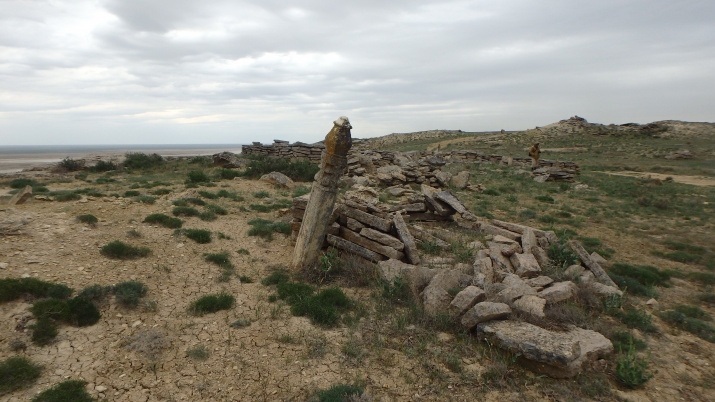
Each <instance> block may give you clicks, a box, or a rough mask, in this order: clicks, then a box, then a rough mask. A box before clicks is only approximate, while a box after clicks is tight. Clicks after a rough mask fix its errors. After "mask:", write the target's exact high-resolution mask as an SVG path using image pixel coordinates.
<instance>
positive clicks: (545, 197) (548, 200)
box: [534, 195, 555, 204]
mask: <svg viewBox="0 0 715 402" xmlns="http://www.w3.org/2000/svg"><path fill="white" fill-rule="evenodd" d="M534 199H535V200H537V201H541V202H546V203H549V204H553V203H554V201H555V200H554V199H553V198H552V197H551V196H549V195H538V196H536V197H534Z"/></svg>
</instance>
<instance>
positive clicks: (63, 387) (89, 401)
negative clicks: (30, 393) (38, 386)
mask: <svg viewBox="0 0 715 402" xmlns="http://www.w3.org/2000/svg"><path fill="white" fill-rule="evenodd" d="M86 385H87V382H86V381H81V380H67V381H64V382H61V383H59V384H57V385H55V386H54V387H52V388H50V389H48V390H46V391H43V392H41V393H39V394H37V395H35V397H34V398H32V402H70V401H71V402H93V401H96V399H94V398H92V396H91V395H90V394H89V393H88V392H87V391H86V390H85V386H86Z"/></svg>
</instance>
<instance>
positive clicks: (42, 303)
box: [30, 298, 72, 321]
mask: <svg viewBox="0 0 715 402" xmlns="http://www.w3.org/2000/svg"><path fill="white" fill-rule="evenodd" d="M30 312H31V313H32V314H33V315H34V316H35V317H37V318H40V317H46V318H51V319H53V320H57V321H69V320H70V318H71V316H72V315H71V312H70V308H69V305H68V304H67V301H66V300H60V299H52V298H49V299H42V300H38V301H36V302H34V303H33V304H32V307H30Z"/></svg>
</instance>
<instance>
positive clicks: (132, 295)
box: [112, 281, 149, 307]
mask: <svg viewBox="0 0 715 402" xmlns="http://www.w3.org/2000/svg"><path fill="white" fill-rule="evenodd" d="M148 290H149V289H148V288H147V287H146V285H144V284H143V283H141V282H136V281H127V282H120V283H118V284H116V285H114V286H113V287H112V293H114V297H115V299H116V300H117V303H119V304H121V305H122V306H125V307H136V306H138V305H139V299H140V298H142V297H144V296H145V295H146V292H147V291H148Z"/></svg>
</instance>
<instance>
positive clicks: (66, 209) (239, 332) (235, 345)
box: [0, 180, 715, 401]
mask: <svg viewBox="0 0 715 402" xmlns="http://www.w3.org/2000/svg"><path fill="white" fill-rule="evenodd" d="M224 183H229V185H230V188H227V189H228V190H229V191H236V192H238V193H239V194H240V195H243V196H244V197H246V201H245V202H242V203H235V202H232V201H225V200H218V202H216V201H212V202H216V203H218V204H220V205H223V206H224V207H226V208H228V209H229V215H228V216H222V217H221V216H220V217H219V219H218V220H216V221H214V222H204V221H201V220H199V219H198V218H185V221H186V222H185V224H184V228H198V229H208V230H211V231H213V232H214V240H213V242H212V243H209V244H206V245H201V244H197V243H194V242H193V241H191V240H189V239H185V238H182V239H177V238H175V237H173V236H172V232H173V230H172V229H167V228H163V227H155V226H152V225H148V224H143V223H140V222H141V221H142V220H143V218H144V217H145V216H147V215H149V214H150V213H154V212H163V213H169V211H170V210H171V205H170V202H171V199H173V198H175V197H176V196H177V195H178V194H179V193H180V192H181V191H182V189H183V186H175V192H174V193H172V194H169V195H167V196H164V197H162V198H161V199H159V200H157V203H156V204H154V205H145V204H140V203H132V202H131V201H129V200H127V199H121V198H120V199H115V198H112V197H106V198H98V199H89V200H81V201H73V202H66V203H61V202H42V201H31V202H30V203H28V204H25V205H20V206H15V207H13V208H12V210H13V211H14V213H16V214H20V215H24V216H26V217H28V218H31V221H30V223H29V224H28V225H27V226H26V227H25V232H26V234H25V235H22V236H7V237H0V262H6V263H8V267H7V268H6V269H3V270H0V277H20V276H21V275H23V274H28V275H31V276H33V277H37V278H39V279H42V280H46V281H51V282H57V283H63V284H66V285H68V286H71V287H73V288H74V289H76V290H77V291H79V290H81V289H82V288H84V287H86V286H89V285H92V284H100V285H111V284H114V283H117V282H120V281H127V280H137V281H141V282H143V283H145V284H146V285H147V286H148V287H149V293H148V295H147V296H146V297H145V300H154V301H156V302H157V309H156V311H149V310H147V309H144V308H141V307H140V308H137V309H134V310H129V309H125V308H122V307H120V306H117V305H116V304H115V303H114V301H111V302H110V303H108V304H107V305H105V306H103V307H101V308H100V310H101V312H102V318H101V319H100V321H99V322H98V323H97V324H95V325H93V326H90V327H84V328H75V327H71V326H67V325H63V326H61V327H60V334H59V336H58V337H57V342H56V343H54V344H52V345H49V346H45V347H38V346H35V345H33V344H32V343H31V342H30V333H29V331H28V332H24V333H23V332H17V331H16V330H15V326H16V323H17V322H18V321H19V320H20V319H21V318H22V317H24V316H29V315H30V313H29V311H28V308H29V307H30V305H31V304H30V303H29V302H26V301H13V302H9V303H4V304H0V322H1V323H2V324H1V325H2V326H1V327H0V359H3V360H4V359H6V358H8V357H10V356H12V355H14V354H15V353H14V352H11V351H10V350H9V343H10V342H11V341H13V340H15V339H20V340H23V341H24V342H25V343H26V344H27V345H28V348H27V350H26V352H24V354H25V355H26V356H27V357H29V358H30V359H32V360H33V361H35V362H37V363H40V364H42V365H43V366H44V367H45V370H44V371H43V375H42V377H41V378H40V379H39V380H38V382H37V384H36V385H34V386H33V387H31V388H29V389H26V390H21V391H17V392H15V393H12V394H10V395H6V396H4V397H3V398H5V399H4V400H9V401H25V400H29V399H30V398H31V397H32V396H33V395H34V394H36V393H37V392H40V391H42V390H45V389H47V388H49V387H50V386H52V385H54V384H56V383H58V382H61V381H64V380H65V379H84V380H86V381H88V382H89V385H88V387H87V389H88V390H89V392H90V393H91V394H92V395H94V396H104V397H106V398H107V400H110V401H158V400H191V401H193V400H218V401H223V400H304V399H306V397H307V396H308V395H309V394H310V393H311V392H312V391H314V390H315V389H318V388H328V387H330V386H332V385H335V384H341V383H348V384H350V383H353V382H354V381H355V380H361V381H363V382H364V383H365V384H366V388H367V389H368V390H369V392H370V393H371V394H372V395H373V396H374V397H375V399H376V400H380V401H393V400H394V401H407V400H473V399H474V395H475V393H474V387H473V386H472V385H471V384H469V383H464V382H463V381H461V380H460V379H459V376H457V375H454V376H451V377H448V381H446V382H445V384H444V387H443V388H441V389H439V390H435V387H434V386H433V385H431V382H430V381H429V380H428V379H427V378H426V373H425V369H424V367H423V366H422V364H421V363H420V362H419V361H418V360H417V359H416V358H414V357H413V358H409V357H408V356H407V355H406V354H404V353H403V352H401V351H399V350H396V349H393V348H391V347H385V348H384V349H381V350H372V349H371V350H369V351H368V352H369V353H371V355H370V357H368V358H366V359H365V360H364V361H363V362H362V363H360V364H355V363H350V361H349V360H348V359H346V357H345V355H344V354H343V352H342V347H343V345H345V344H346V342H347V340H348V339H349V338H350V336H356V337H363V336H365V337H367V336H368V335H371V334H374V333H377V334H378V335H371V336H377V337H379V336H380V335H379V334H380V333H381V332H380V329H379V328H371V327H370V324H368V323H365V326H364V327H361V328H360V329H358V330H357V331H356V332H355V333H353V331H354V330H352V329H349V328H346V327H344V326H343V327H339V328H337V329H332V330H325V329H322V328H320V327H315V326H313V325H312V324H310V322H309V321H308V320H307V319H305V318H297V317H292V316H291V315H290V312H289V310H288V308H287V307H286V306H282V307H277V306H281V305H280V304H276V303H270V302H269V301H268V297H269V295H271V294H272V293H273V290H272V289H271V288H270V287H266V286H263V285H261V284H260V283H259V282H260V280H261V279H263V278H264V277H266V276H267V275H268V274H269V273H270V268H269V267H270V266H272V265H284V266H285V265H287V264H288V263H289V261H290V258H291V255H292V252H293V250H292V245H291V243H290V240H289V239H288V238H287V237H286V236H283V235H276V236H275V239H274V240H273V241H272V242H265V241H263V240H262V239H260V238H256V237H249V236H247V232H248V230H249V228H250V226H249V225H248V224H247V221H248V220H250V219H253V218H256V217H263V218H267V219H271V220H278V219H279V217H278V215H277V213H276V212H273V213H265V214H259V213H256V212H241V211H240V210H239V209H238V207H239V206H240V205H243V206H248V204H250V203H257V202H259V200H256V199H254V198H252V196H251V194H252V193H254V192H256V191H260V190H265V191H268V192H269V193H271V194H273V195H275V196H280V195H279V194H278V193H279V191H276V190H275V189H274V188H273V187H272V186H270V185H268V184H265V183H262V182H259V181H246V180H234V181H230V182H224ZM74 185H76V186H81V185H82V183H79V184H65V185H62V186H65V187H71V186H74ZM50 187H51V189H52V190H57V189H60V188H58V187H56V186H55V185H51V186H50ZM217 189H219V188H213V189H208V190H210V191H214V192H215V191H216V190H217ZM5 208H6V207H5V206H0V210H2V209H5ZM87 213H91V214H94V215H95V216H97V217H98V218H99V219H100V223H99V225H98V226H97V227H96V228H91V227H88V226H86V225H84V224H80V223H76V222H75V217H76V216H77V215H80V214H87ZM132 229H135V230H137V231H139V232H140V233H141V234H142V237H141V238H140V239H128V238H127V236H126V232H127V231H129V230H132ZM216 232H222V233H224V234H226V235H229V236H231V239H230V240H227V239H217V238H216V236H215V233H216ZM580 232H582V235H585V236H592V237H598V238H601V239H609V240H606V241H604V243H605V244H606V245H607V246H609V247H613V248H616V249H617V250H618V252H619V255H622V254H620V253H623V254H625V255H626V256H628V257H629V258H630V259H631V260H632V261H633V263H649V262H650V261H648V258H654V257H650V256H644V255H643V253H641V252H640V251H638V250H643V249H646V248H647V246H648V243H649V240H648V239H647V238H643V239H630V238H629V239H628V240H626V239H623V238H619V234H618V233H617V231H615V230H610V229H604V228H600V229H598V230H596V229H594V230H593V231H590V230H587V229H583V230H580ZM610 239H613V240H610ZM113 240H122V241H125V242H127V243H130V244H133V245H141V246H146V247H149V248H151V250H152V254H151V256H149V257H147V258H143V259H138V260H133V261H116V260H110V259H107V258H105V257H103V256H101V255H100V253H99V249H100V247H101V246H103V245H105V244H107V243H109V242H110V241H113ZM240 248H245V249H247V250H249V252H250V255H249V256H245V255H239V254H238V253H237V252H236V251H237V250H238V249H240ZM221 251H230V253H231V261H232V262H233V263H234V265H236V271H237V274H239V275H247V276H249V277H251V278H252V279H253V280H254V281H255V282H254V283H250V284H242V283H240V282H239V281H238V280H236V279H234V280H232V281H231V282H228V283H219V282H217V281H216V278H217V277H218V275H219V274H220V268H219V267H217V266H215V265H213V264H210V263H207V262H205V261H204V260H203V258H202V255H203V253H207V252H221ZM644 258H645V259H644ZM627 260H628V259H627ZM669 264H671V265H673V267H675V266H676V265H677V264H678V263H669ZM163 267H168V268H169V269H170V272H165V270H164V268H163ZM663 268H670V266H663ZM674 282H676V286H675V287H673V288H670V289H663V291H662V292H661V299H660V302H661V303H663V304H666V303H667V304H671V303H676V302H689V300H690V298H691V296H692V294H693V293H695V291H696V290H697V289H696V287H695V286H694V285H693V284H691V283H690V282H686V281H678V280H674ZM222 291H227V292H229V293H231V294H233V295H234V296H235V297H236V305H235V306H234V307H233V308H231V309H230V310H227V311H221V312H218V313H215V314H208V315H205V316H203V317H194V316H191V315H189V314H188V313H187V312H186V309H187V306H188V305H189V304H190V303H191V301H193V300H195V299H197V298H198V297H200V296H203V295H207V294H211V293H219V292H222ZM370 291H371V290H370V289H351V288H347V289H346V293H348V295H349V296H351V297H353V298H355V299H361V300H367V299H369V293H370ZM240 318H243V319H250V320H251V321H252V324H251V325H250V326H249V327H247V328H242V329H234V328H231V327H229V324H230V323H232V322H234V321H236V320H237V319H240ZM654 321H656V323H657V324H658V326H659V329H660V330H661V334H660V335H656V336H651V337H648V338H647V339H648V342H649V346H650V350H651V351H652V359H653V362H652V367H654V368H655V369H656V370H657V371H656V373H655V377H654V378H653V379H652V380H650V381H649V382H648V383H646V385H645V387H644V388H643V389H641V390H637V391H617V390H615V389H614V392H617V393H618V394H619V395H621V396H622V397H624V398H628V399H630V400H636V401H647V400H713V399H715V393H714V392H713V390H712V381H713V379H715V369H714V368H713V366H714V365H715V354H713V352H714V351H715V348H713V345H712V344H710V343H708V342H706V341H704V340H702V339H699V338H696V337H695V336H693V335H690V334H687V333H685V332H681V333H678V334H675V333H673V332H671V331H672V330H670V329H669V327H667V326H666V325H664V324H662V323H660V322H659V320H658V319H657V318H655V319H654ZM150 328H153V329H156V330H158V331H162V332H164V333H165V334H166V335H167V339H168V341H169V342H170V344H169V346H168V347H167V348H166V349H165V350H164V352H163V353H162V354H161V356H160V357H159V358H158V359H157V361H156V362H152V361H151V360H149V359H148V358H146V357H145V356H142V355H141V354H138V353H136V352H134V351H129V350H126V349H125V348H124V347H123V346H124V345H126V343H127V342H128V340H129V338H131V337H132V336H134V335H136V334H137V333H138V332H139V331H141V330H146V329H150ZM282 335H290V336H291V337H292V339H293V340H294V342H293V343H285V342H280V341H279V340H278V338H279V337H281V336H282ZM444 335H446V334H444ZM448 338H449V337H448V336H446V337H445V339H448ZM641 338H644V336H641ZM406 339H411V337H408V336H406ZM440 339H441V338H440ZM436 342H439V341H436ZM445 342H446V341H445ZM322 344H324V346H325V349H326V350H325V354H324V356H320V355H315V354H311V350H314V349H315V348H316V347H315V345H322ZM387 344H388V345H389V340H388V342H387ZM199 345H205V346H206V347H207V348H208V349H209V350H210V353H211V354H210V356H209V358H208V359H207V360H205V361H197V360H193V359H191V358H188V357H186V355H185V352H186V350H187V349H190V348H194V347H196V346H199ZM367 347H368V348H369V347H370V346H367ZM434 347H439V346H438V344H437V345H435V346H434ZM463 363H464V367H465V371H466V372H474V373H477V374H478V373H480V372H483V371H484V370H485V369H486V368H487V367H488V366H489V364H490V362H488V361H487V360H485V359H482V358H481V357H480V356H474V357H473V358H467V359H466V360H463ZM565 381H568V380H565ZM707 384H711V385H710V386H709V387H705V388H704V387H703V385H707ZM97 387H106V389H107V390H106V391H105V392H104V393H102V394H100V393H99V392H98V391H97V390H96V389H97ZM100 389H101V388H100ZM707 395H710V396H709V397H708V396H707ZM479 398H480V399H485V400H493V401H497V400H498V401H519V400H525V399H526V400H536V399H542V400H548V399H550V398H549V397H548V394H547V393H545V392H543V390H539V388H538V387H536V386H533V387H531V388H529V391H527V392H526V393H525V394H522V393H517V392H509V391H491V392H488V393H487V394H486V395H480V396H479Z"/></svg>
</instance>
